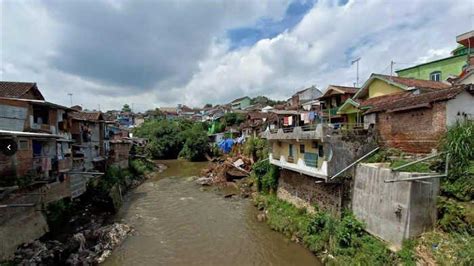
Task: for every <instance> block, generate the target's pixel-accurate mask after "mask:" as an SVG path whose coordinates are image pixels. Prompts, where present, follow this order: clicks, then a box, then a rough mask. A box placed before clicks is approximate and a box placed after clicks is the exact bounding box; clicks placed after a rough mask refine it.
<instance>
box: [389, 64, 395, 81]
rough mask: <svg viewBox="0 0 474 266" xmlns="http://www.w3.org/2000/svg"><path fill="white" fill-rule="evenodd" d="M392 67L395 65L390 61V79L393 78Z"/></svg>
mask: <svg viewBox="0 0 474 266" xmlns="http://www.w3.org/2000/svg"><path fill="white" fill-rule="evenodd" d="M393 65H395V62H393V60H391V61H390V77H392V76H393Z"/></svg>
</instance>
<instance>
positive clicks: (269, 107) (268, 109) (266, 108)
mask: <svg viewBox="0 0 474 266" xmlns="http://www.w3.org/2000/svg"><path fill="white" fill-rule="evenodd" d="M274 109H275V108H273V107H272V106H270V105H267V106H265V107H263V108H262V112H263V113H268V112H270V111H272V110H274Z"/></svg>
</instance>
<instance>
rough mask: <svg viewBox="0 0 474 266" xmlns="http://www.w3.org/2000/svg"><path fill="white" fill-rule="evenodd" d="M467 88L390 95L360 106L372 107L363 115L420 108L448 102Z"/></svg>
mask: <svg viewBox="0 0 474 266" xmlns="http://www.w3.org/2000/svg"><path fill="white" fill-rule="evenodd" d="M467 88H468V87H464V86H458V87H452V88H448V89H443V90H436V91H433V92H427V93H421V94H413V93H409V92H402V93H396V94H390V95H386V96H380V97H375V98H372V99H368V100H366V101H363V102H361V106H371V107H372V108H370V109H369V110H367V111H366V112H365V114H369V113H375V112H381V111H396V110H403V109H412V108H417V107H421V106H428V105H429V104H431V103H433V102H439V101H447V100H450V99H452V98H454V97H456V95H458V94H459V93H461V92H462V91H463V90H466V89H467Z"/></svg>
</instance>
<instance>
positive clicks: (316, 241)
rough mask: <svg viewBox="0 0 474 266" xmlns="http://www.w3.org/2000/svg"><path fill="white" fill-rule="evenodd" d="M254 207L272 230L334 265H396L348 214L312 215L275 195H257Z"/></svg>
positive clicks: (394, 257)
mask: <svg viewBox="0 0 474 266" xmlns="http://www.w3.org/2000/svg"><path fill="white" fill-rule="evenodd" d="M256 201H257V205H258V206H260V207H265V209H266V210H267V211H268V219H267V223H268V224H269V225H270V227H271V228H272V229H273V230H276V231H279V232H282V233H283V234H285V235H286V236H287V237H292V238H295V237H296V238H297V239H300V240H302V241H303V243H304V244H305V246H307V247H308V248H309V249H310V250H311V251H313V252H315V253H317V254H319V255H321V256H323V259H324V258H325V256H326V257H329V256H327V255H329V254H331V255H332V256H334V259H332V260H331V261H329V262H328V263H331V264H335V265H346V264H349V265H389V264H396V261H397V257H396V256H394V255H392V253H391V252H390V251H389V250H388V249H387V247H386V246H385V245H384V243H383V242H381V241H380V240H378V239H376V238H374V237H372V236H370V235H369V234H367V233H366V232H365V231H364V225H363V223H361V222H360V221H358V220H357V219H355V217H354V216H353V215H352V214H351V213H344V214H343V216H342V218H341V219H338V218H336V217H333V216H331V215H330V214H329V213H327V212H324V211H317V212H316V213H315V214H310V213H307V212H306V210H305V209H298V208H297V207H295V206H294V205H292V204H291V203H288V202H285V201H282V200H280V199H278V198H277V197H276V196H275V195H271V194H270V195H260V196H258V197H257V198H256Z"/></svg>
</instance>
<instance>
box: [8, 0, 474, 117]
mask: <svg viewBox="0 0 474 266" xmlns="http://www.w3.org/2000/svg"><path fill="white" fill-rule="evenodd" d="M60 3H61V2H58V3H56V2H50V1H47V2H46V4H44V3H42V2H17V1H15V2H13V1H2V2H1V4H0V5H1V6H2V9H3V10H2V14H3V16H2V19H1V25H0V28H1V29H2V33H0V34H2V37H1V38H2V49H1V51H0V53H1V54H0V56H1V58H2V66H1V69H0V75H1V78H2V80H23V81H36V82H38V84H39V86H40V88H41V89H42V91H43V92H44V94H45V96H46V98H47V99H48V100H50V101H54V102H58V103H61V104H69V98H68V96H67V93H68V92H73V93H74V104H82V105H84V107H86V108H90V109H97V108H98V105H99V104H100V106H101V109H102V110H104V109H111V108H120V107H121V106H122V105H123V104H124V103H129V104H131V103H134V106H135V108H136V109H138V110H145V109H148V108H153V107H156V106H169V105H174V104H177V103H179V102H181V103H185V104H189V105H202V104H204V103H207V102H211V103H222V102H227V101H230V100H232V99H233V98H237V97H240V96H243V95H250V96H256V95H267V96H271V97H274V98H278V99H284V98H288V97H289V96H291V94H292V93H293V92H294V91H295V90H296V89H298V88H301V87H303V86H309V85H313V84H316V85H317V86H318V87H319V88H321V89H325V87H326V86H327V85H328V84H341V85H352V83H353V82H354V81H355V76H356V73H355V68H354V67H351V65H350V60H351V59H353V58H355V57H359V56H360V57H362V60H361V62H360V67H361V68H360V76H361V82H363V81H364V79H365V78H366V77H368V75H369V74H370V73H372V72H379V73H380V72H384V73H389V71H390V68H389V65H390V60H394V61H395V62H398V63H400V64H396V65H395V66H396V67H406V66H407V65H402V64H401V63H419V62H424V61H426V60H432V59H437V58H440V57H444V56H446V55H447V54H448V52H449V51H450V50H451V49H454V48H455V47H456V43H455V36H456V35H458V34H461V33H463V32H465V31H468V30H471V29H472V28H473V24H472V21H470V20H472V13H473V4H469V3H468V1H463V0H458V1H438V0H433V1H432V0H419V1H408V0H400V1H382V0H371V1H352V0H351V1H349V3H347V4H346V5H344V6H338V5H336V4H334V3H333V1H318V2H317V3H316V4H315V5H314V7H313V9H312V10H310V11H309V12H308V13H307V14H306V16H305V17H304V18H303V20H302V21H301V22H300V23H299V24H297V25H296V26H295V27H294V28H293V29H289V30H287V31H286V32H283V33H281V34H279V35H278V36H275V37H274V38H271V39H262V40H260V41H258V42H257V43H255V44H254V45H253V46H250V47H243V48H240V49H237V50H229V47H230V46H231V45H230V43H229V40H226V39H225V38H224V37H225V31H226V30H227V29H230V28H234V27H241V26H249V25H253V24H254V23H255V21H256V20H258V19H259V18H261V17H269V16H270V17H275V18H278V17H281V16H282V15H283V13H284V10H285V8H286V6H287V5H288V1H287V0H283V1H281V2H278V3H277V4H276V3H275V1H271V0H268V1H226V2H221V3H220V4H216V5H212V4H210V3H211V2H206V3H204V4H203V3H202V1H181V2H174V3H173V4H170V3H168V5H163V4H162V3H163V2H161V3H160V4H159V5H157V6H154V9H153V12H145V10H143V7H142V8H141V9H140V8H136V10H135V9H134V10H133V12H134V13H133V14H128V16H127V18H129V19H130V21H126V23H123V22H121V21H118V22H117V21H116V20H115V19H117V18H118V19H120V18H121V17H120V16H115V15H110V13H113V14H115V13H114V12H125V11H127V12H132V11H130V10H129V9H127V7H129V6H127V5H131V4H132V3H133V1H132V2H128V1H116V0H108V1H107V2H104V3H105V4H106V6H109V7H110V9H112V10H113V11H109V10H107V9H106V8H105V9H104V12H105V14H106V15H107V16H104V18H103V19H102V20H101V19H100V18H99V19H98V18H97V16H92V15H91V14H88V13H84V14H83V13H78V14H75V13H72V14H71V16H75V17H74V18H73V17H70V20H69V21H66V20H65V19H66V18H64V17H63V16H64V14H63V16H61V15H58V14H56V13H54V12H53V10H52V7H54V6H55V5H56V4H60ZM93 4H94V2H89V5H90V6H93ZM206 4H207V6H209V7H212V9H211V8H206ZM203 5H204V8H203ZM63 8H65V7H63ZM97 9H98V7H97ZM74 10H75V9H74V8H73V9H67V11H68V12H73V11H74ZM209 10H210V11H209ZM52 12H53V13H52ZM56 12H57V11H56ZM78 12H79V11H78ZM96 12H98V11H96ZM97 14H99V13H97ZM88 16H91V18H90V19H95V20H96V21H95V22H94V23H91V25H88V26H87V27H86V26H84V25H83V24H82V23H78V21H83V20H84V19H85V18H88ZM99 17H100V16H99ZM76 19H77V20H76ZM109 19H110V20H111V21H112V23H111V24H109V25H101V23H103V24H105V23H110V22H111V21H109ZM135 19H136V20H137V21H138V22H140V23H142V25H138V26H137V24H133V23H134V22H137V21H135ZM160 19H161V20H160ZM170 20H173V21H181V22H182V23H178V24H179V25H178V24H176V23H175V24H173V26H172V27H168V26H169V25H170V24H166V23H169V21H170ZM71 21H72V22H71ZM74 21H75V22H74ZM147 21H150V22H149V24H147ZM151 21H153V22H151ZM66 22H67V23H66ZM114 23H117V26H116V27H114V25H115V24H114ZM127 23H128V24H129V25H127ZM143 23H145V24H143ZM162 23H165V24H166V25H168V26H167V27H168V28H166V27H165V28H164V29H159V26H160V25H162ZM191 23H198V24H199V25H198V27H196V25H194V24H193V25H191ZM150 25H155V26H156V27H158V28H157V29H156V31H150V29H149V28H148V29H147V30H145V29H143V28H147V27H150ZM106 26H107V27H106ZM76 27H78V28H79V30H78V31H77V32H78V33H81V32H83V33H84V35H81V34H73V36H71V34H69V35H68V34H64V30H65V29H66V30H69V29H73V28H76ZM97 32H98V33H106V34H107V36H112V37H113V38H116V37H117V36H121V35H122V34H124V33H127V34H129V35H127V36H128V37H127V38H131V40H124V43H125V44H128V43H129V44H130V45H132V48H133V47H134V46H133V45H135V44H138V45H137V46H136V48H140V49H142V50H138V51H135V52H133V53H131V54H130V53H127V54H123V64H127V60H132V61H130V62H131V63H134V64H140V62H142V61H143V63H144V64H145V63H146V64H153V66H152V65H150V68H153V69H160V68H159V67H162V66H166V67H165V68H164V69H163V70H164V71H169V73H170V74H169V75H165V77H163V78H162V77H158V76H160V75H157V74H156V73H155V72H151V73H150V74H149V75H156V78H154V80H153V79H152V80H153V81H154V82H153V85H152V89H149V88H140V89H139V88H137V87H136V86H134V85H133V82H132V83H131V84H132V85H130V84H128V85H124V84H114V83H111V82H109V81H110V79H111V77H113V75H116V73H113V72H112V73H111V74H110V73H106V74H107V75H106V76H101V75H97V76H94V77H91V76H90V75H87V74H88V73H87V71H85V70H87V69H83V68H84V67H82V65H80V64H76V65H74V66H75V68H62V67H61V64H52V63H51V58H54V57H57V56H58V55H60V56H64V55H63V54H61V52H63V53H64V51H69V50H64V49H63V48H64V45H65V44H68V45H69V44H71V45H72V44H74V43H82V42H87V41H88V40H91V41H92V42H94V43H93V44H91V47H96V46H100V45H106V46H105V47H106V49H105V50H104V49H103V47H102V46H100V49H102V50H100V51H105V53H108V50H107V49H110V50H111V51H112V50H113V49H116V48H117V47H114V45H113V42H115V39H113V38H112V37H110V38H107V39H105V40H104V42H103V43H100V42H99V41H98V40H100V36H97V35H94V34H96V33H97ZM144 32H146V33H147V34H149V33H150V32H153V33H156V34H155V35H154V36H151V37H150V36H148V35H147V36H145V37H143V36H141V34H143V33H144ZM66 37H67V38H66ZM86 37H87V38H92V39H87V38H86ZM96 38H97V39H96ZM111 40H114V41H111ZM149 40H152V41H153V42H154V41H156V40H157V43H158V44H160V45H159V46H156V47H154V46H152V47H149V46H146V45H142V44H140V42H144V41H145V42H146V41H149ZM160 40H162V41H160ZM68 42H70V43H68ZM111 43H112V44H111ZM118 47H125V48H126V49H127V51H133V49H132V50H128V49H129V46H118ZM69 48H70V47H69ZM125 48H124V49H125ZM189 49H191V50H192V51H188V50H189ZM73 51H74V50H73ZM196 51H197V52H196ZM111 54H113V53H111ZM67 55H68V54H66V55H65V56H67ZM141 58H143V59H141ZM80 59H81V58H77V57H76V58H73V60H80ZM109 59H110V58H107V57H104V59H101V61H100V62H99V63H100V64H104V67H108V66H109V67H110V68H111V69H113V68H114V67H117V63H115V62H117V61H118V62H120V60H117V58H113V60H112V59H110V60H109ZM141 60H142V61H141ZM74 62H76V63H77V62H79V61H74ZM81 63H82V62H81ZM91 64H93V63H91ZM107 64H109V65H107ZM111 64H112V65H111ZM78 66H79V70H78V69H77V67H78ZM85 67H87V65H86V66H85ZM90 67H91V68H93V67H96V64H94V65H93V66H90ZM118 70H121V68H120V67H119V68H118ZM84 73H86V74H84ZM158 74H159V73H158ZM120 75H122V76H120V77H121V78H123V75H124V74H120ZM125 77H126V78H129V79H133V78H134V76H133V75H130V76H125ZM106 95H110V97H107V96H106Z"/></svg>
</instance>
